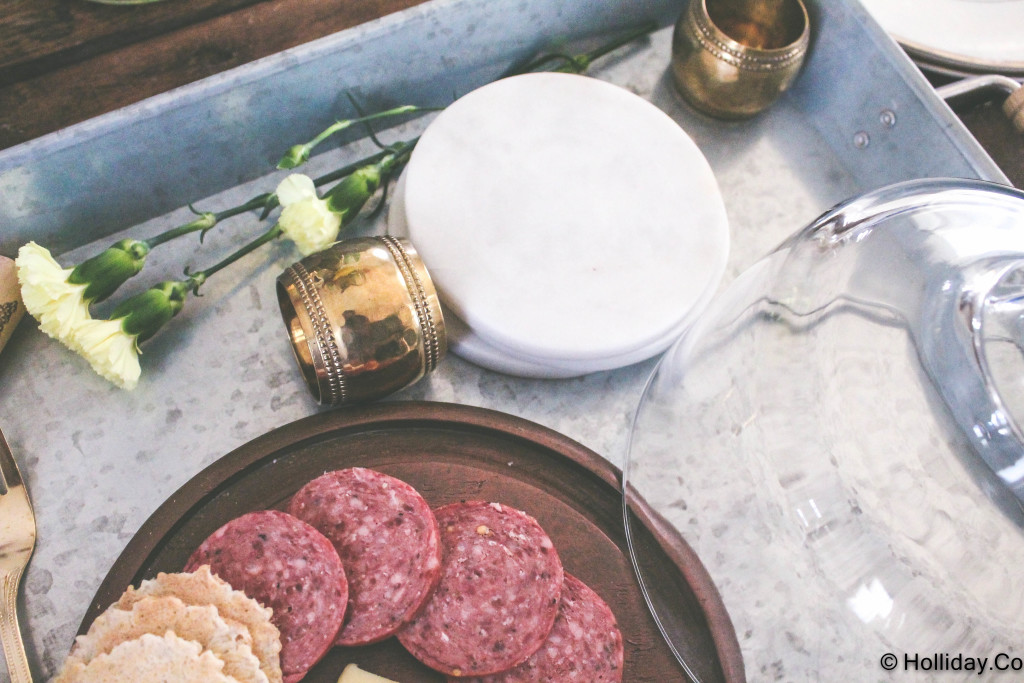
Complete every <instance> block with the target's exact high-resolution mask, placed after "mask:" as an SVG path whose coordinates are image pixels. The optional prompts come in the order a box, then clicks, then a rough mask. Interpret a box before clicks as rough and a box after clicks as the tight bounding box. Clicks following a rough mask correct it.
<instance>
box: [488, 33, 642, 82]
mask: <svg viewBox="0 0 1024 683" xmlns="http://www.w3.org/2000/svg"><path fill="white" fill-rule="evenodd" d="M657 27H658V24H657V23H656V22H653V21H649V22H647V23H645V24H642V25H641V26H638V27H637V28H635V29H633V30H632V31H630V32H629V33H626V34H625V35H623V36H620V37H618V38H616V39H614V40H612V41H610V42H608V43H605V44H604V45H600V46H598V47H596V48H594V49H593V50H591V51H590V52H584V53H582V54H578V55H567V54H563V53H560V52H552V53H549V54H545V55H541V56H540V57H538V58H537V59H535V60H533V61H532V62H529V63H527V64H526V66H523V67H521V68H519V69H515V70H513V71H512V72H510V73H509V74H508V75H510V76H511V75H514V74H524V73H529V72H531V71H540V70H542V69H541V67H543V66H547V65H548V64H550V63H552V62H562V65H561V66H559V67H556V68H553V69H550V70H551V71H556V72H560V73H574V74H581V73H583V72H585V71H586V70H587V69H589V68H590V65H591V64H593V63H594V62H595V61H596V60H598V59H600V58H601V57H604V56H605V55H606V54H608V53H609V52H612V51H613V50H617V49H618V48H620V47H622V46H623V45H627V44H629V43H631V42H633V41H634V40H636V39H637V38H639V37H640V36H644V35H647V34H648V33H650V32H651V31H653V30H654V29H656V28H657Z"/></svg>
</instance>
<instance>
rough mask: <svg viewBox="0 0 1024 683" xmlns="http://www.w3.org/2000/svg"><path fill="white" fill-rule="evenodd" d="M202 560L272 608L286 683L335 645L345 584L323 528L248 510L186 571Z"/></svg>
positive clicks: (197, 555)
mask: <svg viewBox="0 0 1024 683" xmlns="http://www.w3.org/2000/svg"><path fill="white" fill-rule="evenodd" d="M204 564H208V565H210V571H212V572H213V573H214V574H216V575H217V576H219V577H220V578H222V579H224V580H225V581H227V582H228V583H229V584H230V585H231V587H232V588H234V589H235V590H240V591H242V592H243V593H245V594H246V595H248V596H249V597H251V598H253V599H254V600H256V601H258V602H260V603H261V604H263V605H264V606H265V607H270V608H271V609H272V610H273V612H274V613H273V616H272V617H271V622H273V624H274V625H275V626H277V628H278V629H279V630H280V631H281V670H282V672H283V673H284V680H285V683H295V681H298V680H300V679H301V678H302V677H303V676H305V674H306V672H307V671H308V670H309V669H310V668H311V667H312V666H313V665H314V664H316V663H317V662H318V661H320V658H321V657H323V656H324V654H325V653H326V652H327V650H328V649H330V647H331V644H332V643H333V642H334V639H335V637H337V635H338V630H339V629H340V628H341V623H342V620H343V619H344V617H345V605H346V603H347V601H348V582H347V580H346V578H345V570H344V569H343V568H342V564H341V559H340V558H339V557H338V553H337V551H335V549H334V546H332V545H331V542H330V541H328V540H327V539H326V538H325V537H324V535H323V534H321V533H320V532H319V531H317V530H316V529H314V528H313V527H311V526H310V525H308V524H306V523H305V522H303V521H301V520H299V519H296V518H295V517H293V516H291V515H289V514H287V513H285V512H281V511H279V510H261V511H258V512H250V513H249V514H246V515H242V516H241V517H239V518H237V519H234V520H232V521H230V522H228V523H227V524H225V525H224V526H222V527H221V528H220V529H217V531H215V532H213V534H211V535H210V537H209V538H207V539H206V540H205V541H203V542H202V544H201V545H200V546H199V548H197V549H196V551H195V552H194V553H192V557H190V558H189V560H188V564H186V565H185V571H194V570H196V569H198V568H199V567H200V566H202V565H204Z"/></svg>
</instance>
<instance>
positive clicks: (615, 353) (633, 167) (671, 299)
mask: <svg viewBox="0 0 1024 683" xmlns="http://www.w3.org/2000/svg"><path fill="white" fill-rule="evenodd" d="M404 212H405V216H406V221H407V229H408V234H409V237H410V239H411V240H412V242H413V243H414V244H415V245H416V248H417V250H418V251H419V253H420V255H421V256H422V258H423V260H424V263H426V264H427V267H428V268H429V269H430V273H431V277H432V278H433V280H434V283H435V285H436V286H437V289H438V293H439V295H440V296H441V298H442V300H443V301H444V303H445V304H446V305H447V307H448V308H449V309H450V310H451V311H452V312H453V313H454V314H455V315H456V316H457V317H458V318H460V319H461V320H462V321H464V322H465V323H466V325H467V326H468V328H469V330H470V331H471V332H472V334H473V335H475V336H477V337H479V338H480V339H481V340H482V341H484V342H486V344H487V345H488V346H492V347H495V348H497V349H498V350H500V351H502V352H503V353H504V355H505V356H506V357H508V356H512V357H515V358H523V359H534V360H536V361H538V362H539V363H541V364H543V365H545V366H552V365H553V366H556V367H558V368H561V369H562V370H565V369H566V368H570V367H571V368H581V369H582V371H583V372H589V371H593V370H594V369H608V365H609V363H612V365H611V366H612V367H617V366H619V365H623V364H628V363H630V362H636V361H638V360H642V358H641V357H637V356H638V355H643V354H646V355H643V357H649V356H650V355H653V354H654V353H657V351H659V350H662V349H663V348H664V347H665V346H667V345H668V344H669V343H671V341H672V340H673V339H674V338H675V337H676V336H678V334H679V333H680V332H681V331H682V328H683V323H684V321H686V320H688V319H690V315H691V312H692V311H693V310H694V309H695V308H697V307H698V306H699V305H700V304H701V303H702V301H703V300H704V297H705V295H706V293H707V292H708V290H709V288H710V289H712V290H713V289H714V287H715V286H717V283H718V281H719V280H720V278H721V275H722V272H723V271H724V268H725V261H726V258H727V256H728V241H729V236H728V223H727V220H726V215H725V208H724V205H723V203H722V199H721V195H720V193H719V190H718V185H717V182H716V181H715V178H714V175H713V173H712V172H711V169H710V167H709V166H708V164H707V161H706V159H705V158H704V156H703V154H701V152H700V150H699V149H698V148H697V146H696V145H695V144H694V143H693V141H692V140H691V139H690V138H689V136H687V135H686V133H684V132H683V131H682V129H680V128H679V126H678V125H677V124H676V123H675V122H674V121H673V120H672V119H671V118H669V117H668V116H667V115H666V114H664V113H663V112H662V111H661V110H659V109H658V108H657V107H655V106H654V105H652V104H650V103H649V102H647V101H646V100H643V99H642V98H640V97H637V96H636V95H633V94H632V93H630V92H628V91H626V90H624V89H622V88H619V87H617V86H613V85H610V84H608V83H605V82H602V81H598V80H595V79H591V78H587V77H583V76H572V75H567V74H529V75H526V76H517V77H513V78H508V79H504V80H501V81H498V82H496V83H492V84H489V85H487V86H484V87H482V88H480V89H478V90H475V91H473V92H472V93H470V94H468V95H466V96H465V97H463V98H461V99H460V100H458V101H457V102H455V103H454V104H452V105H451V106H449V107H448V108H447V109H446V110H445V111H444V112H442V113H441V114H440V115H439V116H438V117H437V118H436V119H435V120H434V121H433V122H432V123H431V124H430V126H429V127H428V128H427V130H426V132H425V133H424V134H423V137H422V138H421V140H420V142H419V144H418V145H417V148H416V151H415V152H414V153H413V156H412V159H411V160H410V162H409V165H408V168H407V169H406V171H405V178H404ZM453 350H454V346H453ZM598 365H600V368H598ZM577 374H578V373H577Z"/></svg>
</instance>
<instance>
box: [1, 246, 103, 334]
mask: <svg viewBox="0 0 1024 683" xmlns="http://www.w3.org/2000/svg"><path fill="white" fill-rule="evenodd" d="M15 265H16V266H17V270H18V283H19V284H20V285H21V299H22V301H24V303H25V310H27V311H28V312H29V314H31V315H32V317H33V318H35V319H36V320H38V321H39V329H41V330H42V331H43V332H45V333H46V334H48V335H50V336H51V337H53V338H54V339H56V340H58V341H60V342H61V343H63V344H64V345H65V346H67V347H68V348H70V349H72V350H74V351H77V350H78V349H79V345H78V341H77V339H76V337H75V335H76V333H77V331H78V329H79V327H80V326H81V325H82V324H83V323H84V322H86V321H88V320H91V318H92V317H91V316H90V315H89V305H88V304H87V303H86V301H85V298H84V296H83V294H84V292H85V288H86V285H84V284H81V285H73V284H70V283H69V282H68V276H69V275H71V271H72V269H71V268H61V266H60V264H59V263H57V262H56V261H55V260H54V259H53V257H52V256H51V255H50V252H49V251H48V250H47V249H45V248H44V247H41V246H39V245H38V244H36V243H35V242H29V243H28V244H26V245H24V246H23V247H21V249H19V250H18V258H17V259H16V260H15Z"/></svg>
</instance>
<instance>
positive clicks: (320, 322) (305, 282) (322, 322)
mask: <svg viewBox="0 0 1024 683" xmlns="http://www.w3.org/2000/svg"><path fill="white" fill-rule="evenodd" d="M290 270H292V271H293V279H294V281H295V285H296V289H297V290H298V292H299V296H300V297H301V298H302V305H303V306H305V307H306V312H307V313H308V314H309V319H310V320H311V321H312V322H313V328H314V331H315V332H316V344H317V346H318V347H319V348H320V356H321V358H323V359H324V363H325V365H326V367H327V394H328V396H327V403H329V404H330V405H336V404H338V403H344V402H345V400H346V399H347V394H348V392H347V390H346V387H345V373H344V371H343V370H342V365H341V353H340V351H339V350H338V340H337V339H336V338H335V336H334V331H333V329H332V328H331V323H330V320H328V318H327V311H326V309H325V308H324V303H323V300H322V299H321V298H320V294H319V293H317V291H316V286H315V285H313V283H312V280H313V278H312V276H311V275H310V274H309V271H308V270H306V268H305V266H303V265H302V264H301V263H296V264H294V265H293V266H292V267H291V268H290ZM325 351H326V353H325Z"/></svg>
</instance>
